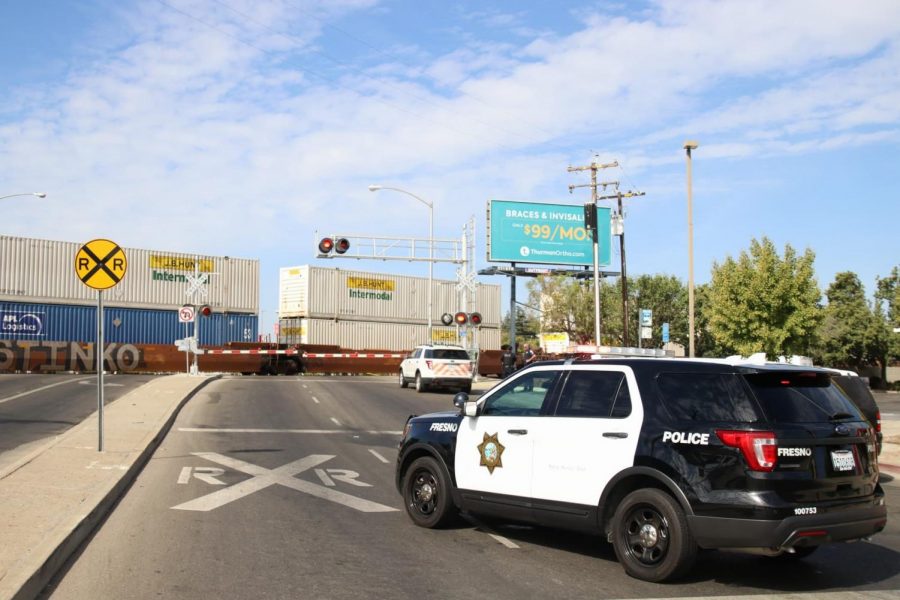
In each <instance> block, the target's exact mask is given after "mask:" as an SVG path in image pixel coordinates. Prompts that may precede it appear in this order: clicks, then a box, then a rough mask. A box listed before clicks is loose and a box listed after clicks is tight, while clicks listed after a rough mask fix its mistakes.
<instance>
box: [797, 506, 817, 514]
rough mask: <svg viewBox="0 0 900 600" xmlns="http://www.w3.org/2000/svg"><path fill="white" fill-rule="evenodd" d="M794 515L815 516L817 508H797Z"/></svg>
mask: <svg viewBox="0 0 900 600" xmlns="http://www.w3.org/2000/svg"><path fill="white" fill-rule="evenodd" d="M794 514H795V515H814V514H816V507H815V506H803V507H801V508H795V509H794Z"/></svg>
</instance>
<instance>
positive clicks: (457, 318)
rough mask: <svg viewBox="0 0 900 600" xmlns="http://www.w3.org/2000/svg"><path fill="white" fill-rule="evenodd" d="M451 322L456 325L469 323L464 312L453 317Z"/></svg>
mask: <svg viewBox="0 0 900 600" xmlns="http://www.w3.org/2000/svg"><path fill="white" fill-rule="evenodd" d="M453 320H454V321H455V322H456V324H457V325H465V324H466V323H467V322H468V321H469V317H468V315H466V313H464V312H458V313H456V314H455V315H453Z"/></svg>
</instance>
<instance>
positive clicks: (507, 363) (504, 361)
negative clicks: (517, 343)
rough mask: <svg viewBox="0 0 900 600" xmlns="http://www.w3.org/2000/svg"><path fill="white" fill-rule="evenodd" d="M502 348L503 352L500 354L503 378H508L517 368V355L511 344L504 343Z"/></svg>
mask: <svg viewBox="0 0 900 600" xmlns="http://www.w3.org/2000/svg"><path fill="white" fill-rule="evenodd" d="M501 349H502V350H503V354H502V355H501V356H500V368H501V371H502V373H503V379H506V378H507V377H509V376H510V375H512V373H513V371H515V370H516V355H515V354H514V353H513V351H512V348H510V346H509V344H503V346H502V347H501Z"/></svg>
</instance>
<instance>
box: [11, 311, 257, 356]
mask: <svg viewBox="0 0 900 600" xmlns="http://www.w3.org/2000/svg"><path fill="white" fill-rule="evenodd" d="M103 317H104V318H103V320H104V331H103V338H104V341H105V342H107V343H113V342H115V343H120V344H173V343H175V340H177V339H181V338H184V337H186V336H188V335H193V333H194V325H193V323H189V324H187V325H186V324H184V323H180V322H179V321H178V311H176V310H152V309H142V308H115V307H103ZM197 318H198V319H200V345H201V346H221V345H223V344H225V343H226V342H253V341H256V339H257V328H258V318H257V316H256V315H248V314H238V313H213V314H212V315H210V316H209V317H197ZM187 326H190V330H189V331H188V329H187ZM0 339H8V340H35V341H46V342H94V341H95V340H96V339H97V307H96V306H74V305H68V304H31V303H29V304H21V303H17V302H0Z"/></svg>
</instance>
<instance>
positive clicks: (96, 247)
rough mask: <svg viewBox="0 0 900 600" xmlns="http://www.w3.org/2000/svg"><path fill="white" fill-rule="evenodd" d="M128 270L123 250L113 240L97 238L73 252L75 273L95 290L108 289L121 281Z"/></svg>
mask: <svg viewBox="0 0 900 600" xmlns="http://www.w3.org/2000/svg"><path fill="white" fill-rule="evenodd" d="M127 270H128V260H127V259H126V258H125V251H124V250H122V248H120V247H119V245H118V244H117V243H115V242H111V241H109V240H104V239H97V240H91V241H90V242H88V243H87V244H85V245H84V246H82V247H81V248H80V249H79V250H78V252H77V253H76V254H75V275H77V276H78V279H80V280H81V282H82V283H83V284H84V285H86V286H88V287H89V288H93V289H95V290H108V289H109V288H111V287H113V286H115V285H116V284H117V283H119V282H120V281H122V278H123V277H125V272H126V271H127Z"/></svg>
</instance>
